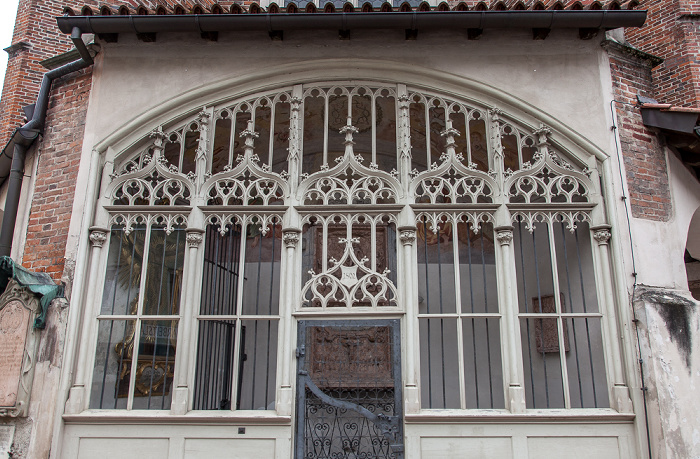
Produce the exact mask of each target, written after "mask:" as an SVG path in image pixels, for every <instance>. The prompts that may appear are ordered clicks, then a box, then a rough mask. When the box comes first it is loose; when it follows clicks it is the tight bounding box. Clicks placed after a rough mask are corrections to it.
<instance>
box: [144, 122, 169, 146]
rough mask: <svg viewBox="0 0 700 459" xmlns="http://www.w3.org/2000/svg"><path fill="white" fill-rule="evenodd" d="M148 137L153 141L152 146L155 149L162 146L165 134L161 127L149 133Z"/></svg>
mask: <svg viewBox="0 0 700 459" xmlns="http://www.w3.org/2000/svg"><path fill="white" fill-rule="evenodd" d="M148 136H149V137H151V138H152V139H153V144H154V145H155V146H156V147H162V146H163V141H164V140H165V137H166V134H165V132H163V127H162V126H158V127H157V128H155V129H154V130H152V131H151V133H150V134H148Z"/></svg>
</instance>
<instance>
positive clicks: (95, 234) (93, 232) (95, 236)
mask: <svg viewBox="0 0 700 459" xmlns="http://www.w3.org/2000/svg"><path fill="white" fill-rule="evenodd" d="M107 233H108V230H106V229H105V228H96V227H92V228H90V242H91V243H92V246H93V247H102V246H103V245H104V243H105V241H106V240H107Z"/></svg>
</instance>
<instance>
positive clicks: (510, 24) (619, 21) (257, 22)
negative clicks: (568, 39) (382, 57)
mask: <svg viewBox="0 0 700 459" xmlns="http://www.w3.org/2000/svg"><path fill="white" fill-rule="evenodd" d="M646 16H647V12H646V11H645V10H595V11H591V10H584V11H581V10H546V11H545V10H543V11H533V10H525V11H520V10H517V11H516V10H510V11H424V12H416V11H414V12H386V13H381V12H374V13H362V12H353V13H267V14H187V15H143V16H63V17H59V18H57V19H56V20H57V22H58V27H59V29H61V31H62V32H64V33H71V31H72V30H73V28H74V27H79V28H80V30H81V31H82V32H83V33H98V34H115V33H137V34H146V33H160V32H197V33H207V32H234V31H242V32H249V31H255V30H264V31H271V30H295V29H296V30H300V29H336V30H351V29H411V30H421V29H516V28H532V29H574V28H578V29H616V28H618V27H641V26H642V25H643V24H644V21H645V20H646Z"/></svg>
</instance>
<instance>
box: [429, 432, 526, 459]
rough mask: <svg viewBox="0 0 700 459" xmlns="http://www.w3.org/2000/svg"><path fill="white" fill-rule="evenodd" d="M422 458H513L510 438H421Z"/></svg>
mask: <svg viewBox="0 0 700 459" xmlns="http://www.w3.org/2000/svg"><path fill="white" fill-rule="evenodd" d="M420 448H421V457H424V458H431V459H443V458H444V459H457V458H465V459H467V458H474V457H502V458H506V457H512V456H513V445H512V441H511V439H510V437H462V438H449V437H427V438H421V444H420Z"/></svg>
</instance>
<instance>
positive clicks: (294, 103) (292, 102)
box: [289, 96, 301, 112]
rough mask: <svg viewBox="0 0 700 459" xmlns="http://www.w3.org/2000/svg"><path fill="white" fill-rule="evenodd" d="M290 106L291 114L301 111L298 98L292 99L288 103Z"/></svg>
mask: <svg viewBox="0 0 700 459" xmlns="http://www.w3.org/2000/svg"><path fill="white" fill-rule="evenodd" d="M289 103H290V105H291V106H292V111H293V112H298V111H299V110H301V98H299V97H296V96H295V97H292V99H291V100H290V101H289Z"/></svg>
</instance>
